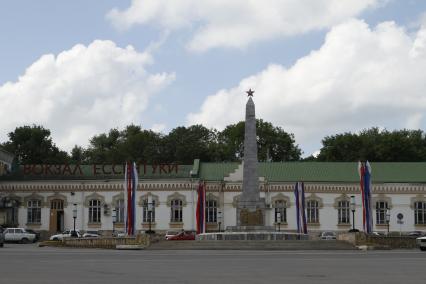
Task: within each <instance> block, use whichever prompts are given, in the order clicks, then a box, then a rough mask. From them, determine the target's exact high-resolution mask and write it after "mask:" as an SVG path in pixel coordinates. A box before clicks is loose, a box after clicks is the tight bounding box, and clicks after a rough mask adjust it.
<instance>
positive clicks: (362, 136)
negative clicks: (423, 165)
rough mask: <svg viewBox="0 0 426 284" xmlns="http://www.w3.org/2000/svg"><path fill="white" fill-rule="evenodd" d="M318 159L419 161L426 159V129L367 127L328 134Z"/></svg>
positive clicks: (333, 160) (332, 160)
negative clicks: (391, 129)
mask: <svg viewBox="0 0 426 284" xmlns="http://www.w3.org/2000/svg"><path fill="white" fill-rule="evenodd" d="M322 144H323V147H322V148H321V150H320V154H319V155H318V157H317V159H318V160H319V161H330V162H350V161H352V162H353V161H359V160H369V161H375V162H418V161H425V160H426V139H425V133H424V132H423V131H422V130H407V129H403V130H394V131H388V130H380V129H379V128H377V127H373V128H371V129H366V130H363V131H361V132H360V133H359V134H356V133H344V134H337V135H334V136H327V137H325V138H324V139H323V140H322Z"/></svg>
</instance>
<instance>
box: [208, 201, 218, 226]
mask: <svg viewBox="0 0 426 284" xmlns="http://www.w3.org/2000/svg"><path fill="white" fill-rule="evenodd" d="M206 222H207V223H216V222H217V202H216V200H207V202H206Z"/></svg>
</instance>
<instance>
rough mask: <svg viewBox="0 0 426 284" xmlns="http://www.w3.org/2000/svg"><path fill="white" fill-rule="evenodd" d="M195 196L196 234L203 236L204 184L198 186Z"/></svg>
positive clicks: (204, 225)
mask: <svg viewBox="0 0 426 284" xmlns="http://www.w3.org/2000/svg"><path fill="white" fill-rule="evenodd" d="M197 195H198V200H197V212H196V218H197V234H203V233H205V232H206V216H205V215H206V213H205V211H206V210H205V208H206V184H205V183H204V182H200V184H199V185H198V189H197Z"/></svg>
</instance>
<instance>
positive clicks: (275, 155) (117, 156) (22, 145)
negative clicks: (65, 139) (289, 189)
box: [4, 120, 301, 164]
mask: <svg viewBox="0 0 426 284" xmlns="http://www.w3.org/2000/svg"><path fill="white" fill-rule="evenodd" d="M9 138H10V139H9V141H8V142H6V143H4V147H5V148H6V150H8V151H10V152H12V153H15V154H16V156H17V157H18V158H19V161H20V162H21V163H79V164H89V163H123V162H125V161H129V160H131V161H136V162H147V163H180V164H192V163H193V161H194V159H200V160H202V161H204V162H226V161H240V160H241V159H242V158H243V156H244V151H243V148H244V121H242V122H239V123H237V124H233V125H229V126H228V127H226V128H225V129H224V130H223V131H217V130H216V129H208V128H206V127H204V126H202V125H192V126H188V127H184V126H179V127H176V128H174V129H172V130H171V131H170V132H169V133H168V134H167V135H165V134H161V133H156V132H154V131H151V130H143V129H142V128H141V127H140V126H136V125H129V126H127V127H126V128H125V129H123V130H118V129H115V128H113V129H111V130H110V131H109V132H108V133H101V134H97V135H95V136H93V137H92V138H91V139H90V142H89V146H88V147H87V148H83V147H81V146H79V145H75V146H74V148H73V149H72V150H71V153H70V155H68V154H67V153H66V152H64V151H60V150H59V149H58V148H57V147H56V146H55V145H54V144H53V142H52V138H51V137H50V131H49V130H47V129H44V128H43V127H41V126H31V127H30V126H24V127H18V128H16V129H15V131H14V132H11V133H9ZM257 140H258V153H259V160H260V161H293V160H298V159H300V155H301V150H300V149H299V148H298V146H297V145H295V141H294V136H293V134H288V133H286V132H285V131H284V130H283V129H282V128H280V127H274V126H273V125H272V124H271V123H269V122H264V121H263V120H257Z"/></svg>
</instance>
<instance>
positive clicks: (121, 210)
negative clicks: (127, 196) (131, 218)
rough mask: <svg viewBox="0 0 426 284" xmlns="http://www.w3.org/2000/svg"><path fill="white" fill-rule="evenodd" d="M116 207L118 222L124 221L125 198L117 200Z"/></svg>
mask: <svg viewBox="0 0 426 284" xmlns="http://www.w3.org/2000/svg"><path fill="white" fill-rule="evenodd" d="M116 205H117V206H116V207H115V214H116V218H117V219H116V222H117V223H124V207H125V206H124V199H119V200H117V203H116Z"/></svg>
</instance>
